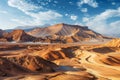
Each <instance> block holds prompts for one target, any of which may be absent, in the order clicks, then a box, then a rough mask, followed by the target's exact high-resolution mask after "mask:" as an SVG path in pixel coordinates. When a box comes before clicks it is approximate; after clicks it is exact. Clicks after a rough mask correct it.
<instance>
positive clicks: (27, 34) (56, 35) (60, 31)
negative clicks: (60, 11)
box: [0, 23, 108, 43]
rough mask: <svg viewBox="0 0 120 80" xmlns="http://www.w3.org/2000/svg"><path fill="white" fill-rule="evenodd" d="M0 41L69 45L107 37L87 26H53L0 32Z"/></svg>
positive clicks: (62, 24) (61, 24)
mask: <svg viewBox="0 0 120 80" xmlns="http://www.w3.org/2000/svg"><path fill="white" fill-rule="evenodd" d="M0 36H1V39H0V41H3V39H5V41H15V42H28V41H34V42H50V43H57V42H62V43H71V42H79V41H88V40H102V39H106V38H108V37H106V36H103V35H101V34H99V33H97V32H95V31H93V30H90V29H89V28H88V27H87V26H80V25H69V24H64V23H60V24H55V25H52V26H48V27H42V28H39V27H37V28H31V29H29V30H24V29H14V30H11V31H10V32H9V31H3V30H1V31H0Z"/></svg>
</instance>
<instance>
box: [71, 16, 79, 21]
mask: <svg viewBox="0 0 120 80" xmlns="http://www.w3.org/2000/svg"><path fill="white" fill-rule="evenodd" d="M77 18H78V17H77V16H76V15H71V16H70V19H71V20H73V21H75V20H77Z"/></svg>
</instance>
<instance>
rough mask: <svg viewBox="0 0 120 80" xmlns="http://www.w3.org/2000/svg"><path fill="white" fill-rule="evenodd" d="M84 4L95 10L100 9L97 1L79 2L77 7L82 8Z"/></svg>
mask: <svg viewBox="0 0 120 80" xmlns="http://www.w3.org/2000/svg"><path fill="white" fill-rule="evenodd" d="M84 4H87V5H89V6H91V7H93V8H96V7H98V3H97V2H96V0H79V2H77V5H78V6H79V7H81V6H82V5H84Z"/></svg>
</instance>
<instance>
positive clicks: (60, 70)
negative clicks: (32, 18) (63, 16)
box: [0, 23, 120, 80]
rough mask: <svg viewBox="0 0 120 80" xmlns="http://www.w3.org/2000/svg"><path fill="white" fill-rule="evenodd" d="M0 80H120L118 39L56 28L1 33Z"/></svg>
mask: <svg viewBox="0 0 120 80" xmlns="http://www.w3.org/2000/svg"><path fill="white" fill-rule="evenodd" d="M0 40H1V42H0V80H119V79H120V55H119V53H120V39H119V38H112V37H107V36H103V35H101V34H99V33H96V32H94V31H92V30H90V29H88V28H87V27H83V26H79V25H68V24H63V23H61V24H56V25H53V26H49V27H46V28H36V29H33V30H31V31H28V32H26V31H24V30H20V29H19V30H13V31H11V32H7V31H3V30H1V38H0Z"/></svg>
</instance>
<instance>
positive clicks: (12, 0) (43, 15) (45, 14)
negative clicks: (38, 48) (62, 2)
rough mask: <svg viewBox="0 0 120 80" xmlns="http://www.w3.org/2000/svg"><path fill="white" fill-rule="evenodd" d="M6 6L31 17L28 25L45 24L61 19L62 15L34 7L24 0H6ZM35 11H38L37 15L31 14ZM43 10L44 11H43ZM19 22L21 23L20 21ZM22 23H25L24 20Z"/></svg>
mask: <svg viewBox="0 0 120 80" xmlns="http://www.w3.org/2000/svg"><path fill="white" fill-rule="evenodd" d="M49 1H51V0H49ZM8 5H9V6H11V7H15V8H17V9H19V10H21V11H22V12H24V13H25V14H26V15H28V16H30V17H32V19H30V20H29V21H28V20H27V22H29V25H40V24H45V23H46V21H51V20H55V19H58V18H60V17H62V15H61V14H59V13H57V12H56V11H52V10H47V9H45V8H44V7H42V6H39V7H38V6H35V5H33V4H31V3H27V2H25V1H24V0H8ZM37 9H39V10H40V11H39V12H37V13H35V12H33V11H34V10H37ZM44 9H45V11H43V10H44ZM13 21H16V20H13ZM19 21H20V22H21V20H19ZM17 22H18V20H17ZM23 22H25V20H23Z"/></svg>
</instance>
